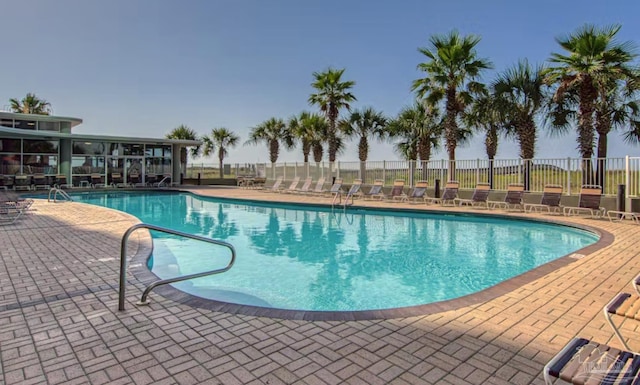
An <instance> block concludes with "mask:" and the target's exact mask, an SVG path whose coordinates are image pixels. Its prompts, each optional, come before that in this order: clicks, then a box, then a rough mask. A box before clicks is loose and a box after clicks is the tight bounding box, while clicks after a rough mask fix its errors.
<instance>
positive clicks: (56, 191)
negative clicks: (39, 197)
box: [47, 187, 73, 202]
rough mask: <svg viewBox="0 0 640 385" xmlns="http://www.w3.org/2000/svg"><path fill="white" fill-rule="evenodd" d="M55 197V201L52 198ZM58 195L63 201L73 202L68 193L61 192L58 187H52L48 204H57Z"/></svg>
mask: <svg viewBox="0 0 640 385" xmlns="http://www.w3.org/2000/svg"><path fill="white" fill-rule="evenodd" d="M52 195H53V199H51V198H52ZM58 195H60V196H61V197H62V199H61V200H62V201H69V202H73V199H72V198H71V196H70V195H69V194H67V192H66V191H64V190H61V189H59V188H57V187H51V188H50V189H49V196H48V197H47V202H51V201H52V200H53V202H57V201H58Z"/></svg>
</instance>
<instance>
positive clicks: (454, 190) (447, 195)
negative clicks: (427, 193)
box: [425, 180, 460, 206]
mask: <svg viewBox="0 0 640 385" xmlns="http://www.w3.org/2000/svg"><path fill="white" fill-rule="evenodd" d="M459 187H460V183H459V182H458V181H455V180H452V181H449V182H447V184H446V185H445V187H444V192H443V193H442V196H441V197H440V198H430V197H426V198H425V203H427V204H428V203H439V204H441V205H442V206H446V205H451V206H455V205H456V199H457V198H458V188H459Z"/></svg>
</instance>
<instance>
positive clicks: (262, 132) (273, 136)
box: [245, 118, 293, 177]
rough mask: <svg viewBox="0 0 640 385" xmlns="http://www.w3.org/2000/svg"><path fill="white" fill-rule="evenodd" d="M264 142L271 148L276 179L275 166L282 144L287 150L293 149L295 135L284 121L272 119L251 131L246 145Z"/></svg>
mask: <svg viewBox="0 0 640 385" xmlns="http://www.w3.org/2000/svg"><path fill="white" fill-rule="evenodd" d="M262 141H264V142H266V143H267V146H268V147H269V160H270V161H271V169H272V170H273V176H274V177H275V171H276V167H275V164H276V162H277V161H278V155H279V154H280V144H283V145H284V146H285V147H286V148H291V147H293V135H292V134H291V132H290V131H289V129H288V128H287V125H286V124H285V123H284V121H283V120H282V119H279V118H271V119H269V120H265V121H264V122H262V123H260V124H259V125H257V126H255V127H253V128H252V129H251V133H250V134H249V140H247V141H246V142H245V145H247V144H251V145H256V144H258V143H259V142H262Z"/></svg>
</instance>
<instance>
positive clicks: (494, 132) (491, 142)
mask: <svg viewBox="0 0 640 385" xmlns="http://www.w3.org/2000/svg"><path fill="white" fill-rule="evenodd" d="M484 144H485V148H486V150H487V158H489V167H488V169H487V172H488V173H489V175H487V179H488V181H489V186H490V187H491V188H492V189H493V180H494V178H493V167H494V159H495V158H496V153H497V152H498V128H497V127H496V126H491V127H490V128H489V130H488V131H487V137H486V138H485V140H484Z"/></svg>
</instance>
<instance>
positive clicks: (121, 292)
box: [118, 223, 236, 311]
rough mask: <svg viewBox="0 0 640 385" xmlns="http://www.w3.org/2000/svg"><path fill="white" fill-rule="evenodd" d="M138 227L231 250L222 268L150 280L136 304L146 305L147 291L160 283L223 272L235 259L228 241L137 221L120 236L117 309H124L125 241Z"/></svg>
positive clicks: (233, 249)
mask: <svg viewBox="0 0 640 385" xmlns="http://www.w3.org/2000/svg"><path fill="white" fill-rule="evenodd" d="M138 229H147V230H154V231H159V232H161V233H166V234H173V235H178V236H181V237H184V238H189V239H195V240H197V241H202V242H207V243H212V244H214V245H219V246H223V247H226V248H228V249H229V250H231V260H230V261H229V264H228V265H227V266H226V267H224V268H222V269H216V270H211V271H205V272H201V273H196V274H189V275H183V276H181V277H174V278H167V279H160V280H158V281H155V282H152V283H151V284H150V285H149V286H147V288H146V289H145V290H144V292H143V293H142V297H141V298H140V301H139V302H138V303H137V304H138V305H147V304H148V303H149V302H148V301H147V297H148V296H149V293H150V292H151V290H153V289H155V288H156V287H158V286H160V285H167V284H170V283H174V282H180V281H185V280H188V279H194V278H200V277H204V276H207V275H213V274H220V273H224V272H226V271H228V270H229V269H231V267H232V266H233V264H234V263H235V261H236V249H235V248H234V247H233V245H232V244H230V243H227V242H223V241H218V240H215V239H211V238H206V237H201V236H199V235H194V234H189V233H183V232H182V231H176V230H171V229H167V228H165V227H160V226H156V225H151V224H148V223H138V224H137V225H133V226H131V227H129V228H128V229H127V231H125V233H124V235H123V236H122V242H121V245H120V284H119V293H118V310H119V311H124V309H125V306H124V296H125V290H126V279H127V277H126V274H127V255H126V253H127V243H128V241H129V236H130V235H131V233H133V232H134V231H136V230H138Z"/></svg>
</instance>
